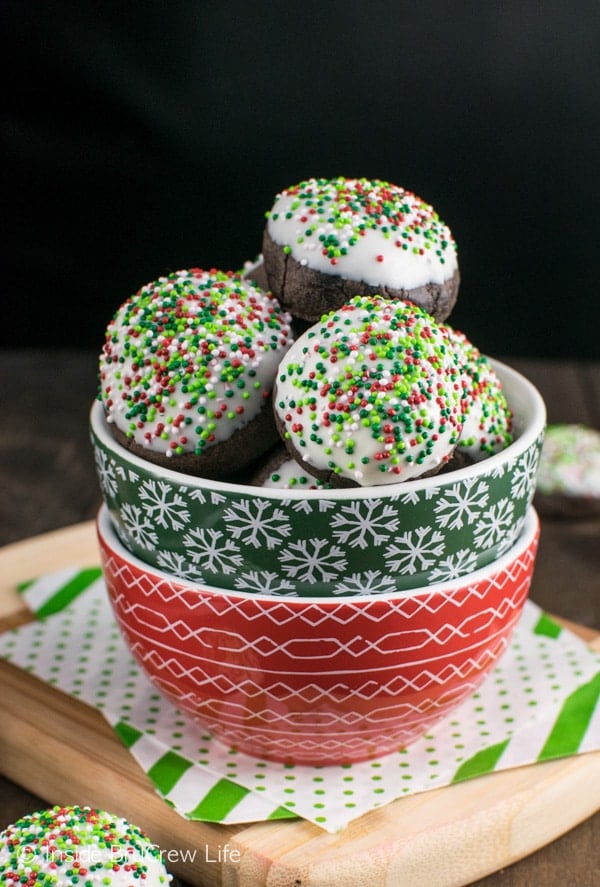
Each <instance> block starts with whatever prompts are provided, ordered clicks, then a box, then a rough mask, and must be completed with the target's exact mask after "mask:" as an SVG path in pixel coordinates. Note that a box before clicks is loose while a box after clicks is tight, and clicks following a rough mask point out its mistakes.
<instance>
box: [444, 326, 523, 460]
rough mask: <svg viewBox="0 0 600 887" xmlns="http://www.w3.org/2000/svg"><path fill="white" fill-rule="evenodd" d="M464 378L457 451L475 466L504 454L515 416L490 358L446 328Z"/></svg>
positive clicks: (509, 441) (461, 334) (465, 338)
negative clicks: (461, 424) (457, 352)
mask: <svg viewBox="0 0 600 887" xmlns="http://www.w3.org/2000/svg"><path fill="white" fill-rule="evenodd" d="M446 330H447V332H448V336H449V338H450V340H451V342H452V344H453V346H454V347H455V348H457V349H458V351H459V354H460V361H461V364H462V368H463V371H464V374H465V380H466V385H465V397H464V399H463V411H464V422H463V430H462V433H461V436H460V440H459V442H458V451H459V452H464V453H466V454H467V455H468V456H469V457H470V458H471V459H473V460H474V461H475V462H479V461H480V460H481V459H485V458H487V457H488V456H493V455H494V454H495V453H499V452H501V450H503V449H505V447H507V446H508V445H509V444H510V443H511V442H512V440H513V434H512V412H511V410H510V407H509V406H508V403H507V401H506V396H505V394H504V391H503V389H502V383H501V382H500V380H499V379H498V377H497V375H496V373H495V372H494V368H493V367H492V365H491V363H490V362H489V360H488V358H487V357H486V356H485V355H483V354H481V352H480V351H479V349H478V348H477V347H476V346H475V345H473V343H472V342H470V341H469V339H468V338H467V337H466V336H465V334H464V333H462V332H460V331H459V330H455V329H453V328H452V327H450V326H446Z"/></svg>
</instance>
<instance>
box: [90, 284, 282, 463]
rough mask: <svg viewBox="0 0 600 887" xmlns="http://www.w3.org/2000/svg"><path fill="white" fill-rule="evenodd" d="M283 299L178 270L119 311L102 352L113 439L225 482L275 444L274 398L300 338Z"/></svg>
mask: <svg viewBox="0 0 600 887" xmlns="http://www.w3.org/2000/svg"><path fill="white" fill-rule="evenodd" d="M290 323H291V317H290V316H289V315H288V314H286V313H285V312H284V311H283V310H282V309H281V306H280V305H279V303H278V302H277V300H276V299H275V298H274V297H273V296H271V295H270V294H268V293H265V292H264V291H263V290H261V289H260V288H259V287H258V286H257V285H256V284H255V283H251V282H249V281H246V280H243V278H242V277H241V276H240V275H239V274H234V273H233V272H223V271H216V270H214V269H213V270H210V271H202V270H201V269H197V268H193V269H190V270H185V271H177V272H175V273H174V274H170V275H169V276H167V277H161V278H159V280H157V281H154V282H153V283H150V284H147V285H146V286H144V287H142V288H141V289H140V290H139V292H138V293H136V294H135V295H133V296H131V298H129V299H128V300H127V301H126V302H125V303H124V304H123V305H122V306H121V307H120V309H119V310H118V311H117V313H116V315H115V317H114V318H113V320H112V321H111V322H110V324H109V326H108V329H107V331H106V338H105V344H104V347H103V349H102V353H101V355H100V361H99V364H100V392H99V396H100V399H101V401H102V403H103V406H104V411H105V415H106V419H107V421H108V423H109V426H110V428H111V430H112V432H113V434H114V436H115V437H116V439H117V440H118V441H119V442H120V443H121V444H123V446H126V447H128V448H129V449H131V450H132V452H134V453H136V455H138V456H140V457H141V458H143V459H146V460H148V461H150V462H154V463H156V464H159V465H162V466H165V467H168V468H171V469H173V470H175V471H181V472H185V473H188V474H195V475H201V476H204V477H212V478H222V477H227V476H229V475H231V474H233V473H235V472H236V471H239V470H240V469H242V468H244V467H245V466H247V465H250V464H251V463H252V462H253V461H254V460H255V459H256V458H258V457H259V456H260V455H262V454H263V453H264V452H266V451H267V450H268V449H269V448H270V447H271V446H273V444H274V443H275V442H276V441H277V439H278V438H277V431H276V428H275V423H274V421H273V413H272V407H271V394H272V388H273V382H274V379H275V374H276V372H277V367H278V365H279V362H280V360H281V358H282V357H283V355H284V354H285V352H286V351H287V349H288V348H289V346H290V344H291V342H292V339H293V334H292V332H291V327H290Z"/></svg>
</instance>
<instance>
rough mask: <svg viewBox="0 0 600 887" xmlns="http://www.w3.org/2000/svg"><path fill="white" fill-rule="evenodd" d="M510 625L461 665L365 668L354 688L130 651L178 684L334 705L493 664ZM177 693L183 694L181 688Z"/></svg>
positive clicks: (420, 686) (416, 687)
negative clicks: (238, 672)
mask: <svg viewBox="0 0 600 887" xmlns="http://www.w3.org/2000/svg"><path fill="white" fill-rule="evenodd" d="M515 621H516V620H515ZM511 627H512V623H511V625H509V626H507V627H506V628H505V629H504V630H503V633H502V635H501V637H500V638H499V641H498V643H497V645H496V646H495V648H494V649H490V648H486V649H484V650H482V651H481V652H480V654H479V655H478V656H469V657H468V658H467V659H466V660H464V661H463V662H462V663H461V665H460V666H457V665H453V664H451V663H448V664H447V665H445V666H444V667H443V668H442V669H440V670H439V671H435V672H434V671H432V670H430V669H428V668H423V669H422V671H421V672H420V673H419V674H418V675H416V676H415V677H414V678H413V679H409V678H407V677H403V676H402V675H398V674H393V675H392V677H391V678H390V679H389V680H388V681H385V682H383V681H382V680H378V681H374V680H373V679H369V670H368V668H365V670H364V673H365V681H364V683H363V684H361V685H360V686H357V687H356V688H353V689H349V688H348V685H347V684H346V683H345V682H344V681H343V680H339V681H338V682H337V683H336V684H334V685H333V686H331V687H329V688H326V689H325V688H322V687H319V686H318V685H316V684H314V683H312V682H309V683H307V684H305V685H304V686H303V687H301V688H299V689H295V688H293V687H290V686H289V685H288V684H286V683H285V681H284V680H283V678H284V675H283V674H282V673H281V672H275V673H274V674H275V680H274V681H273V682H272V683H271V684H265V683H264V677H265V675H266V674H269V672H265V670H263V669H260V673H261V675H262V677H263V682H262V683H261V682H255V681H254V680H252V678H250V677H247V678H246V679H245V680H242V681H239V680H233V679H230V678H228V677H227V676H225V675H211V674H207V673H206V672H205V671H204V670H203V669H202V668H201V667H200V666H194V668H192V669H185V668H183V667H182V666H181V665H180V664H179V663H178V662H177V661H176V660H175V659H174V658H173V657H169V658H168V659H164V658H163V657H162V656H161V655H160V653H159V652H158V651H157V650H156V649H152V650H148V649H147V646H146V645H145V644H144V643H143V642H133V643H132V644H131V650H132V652H133V654H134V655H135V656H136V658H137V659H138V661H140V662H142V663H143V664H144V665H146V664H147V663H151V664H152V666H153V667H154V669H156V671H161V672H163V673H166V674H169V675H170V676H171V678H172V679H173V680H174V682H175V685H177V686H180V685H179V681H180V679H181V678H182V677H185V678H186V679H189V680H190V682H191V683H193V684H195V685H196V687H198V690H200V689H203V688H206V687H211V686H213V687H215V689H217V690H218V692H219V693H220V694H223V695H227V694H232V695H239V694H240V693H242V695H243V696H245V697H246V698H248V699H253V698H265V699H272V700H273V703H274V704H277V703H280V702H289V701H290V700H292V699H298V700H301V701H302V702H308V703H311V704H313V703H315V702H317V701H320V700H324V699H329V698H331V699H333V701H334V704H335V701H336V700H338V701H339V699H340V698H345V699H350V698H354V697H356V698H357V699H363V700H370V699H374V698H376V697H377V696H378V695H381V694H382V693H389V694H392V695H396V694H398V693H402V692H406V691H407V690H409V691H414V692H422V691H423V690H425V689H427V687H433V686H435V687H438V686H444V685H445V684H447V683H449V682H450V681H453V680H455V679H456V678H464V677H468V676H469V675H470V674H473V673H474V672H475V673H477V672H480V671H481V670H482V669H484V668H486V667H487V666H488V665H489V664H490V663H492V662H494V661H495V660H496V659H497V658H498V656H499V655H500V653H501V652H503V651H504V649H505V648H506V646H507V643H508V642H507V639H506V637H505V634H506V633H507V632H508V631H509V630H510V628H511ZM427 661H431V660H425V662H424V663H423V665H425V664H426V662H427ZM373 671H374V673H376V672H377V671H378V670H377V669H374V670H373ZM154 680H155V681H157V683H158V680H157V679H156V678H154ZM162 680H163V683H164V684H165V685H166V684H167V683H170V681H169V679H168V678H166V677H165V678H163V679H162ZM178 692H179V693H181V691H180V689H179V691H178ZM188 695H189V694H188ZM180 698H181V699H185V698H186V697H185V696H180ZM203 698H204V697H203ZM417 710H418V709H417Z"/></svg>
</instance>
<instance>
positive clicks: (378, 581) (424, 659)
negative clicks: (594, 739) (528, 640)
mask: <svg viewBox="0 0 600 887" xmlns="http://www.w3.org/2000/svg"><path fill="white" fill-rule="evenodd" d="M492 364H493V366H494V368H495V370H496V373H497V374H498V376H499V378H500V380H501V382H502V384H503V387H504V391H505V394H506V398H507V401H508V403H509V406H510V408H511V410H512V412H513V416H514V437H515V439H514V441H513V443H511V444H510V445H509V446H508V447H507V448H506V449H505V450H503V451H502V452H501V453H498V454H496V455H494V456H490V457H489V458H488V459H486V460H484V461H481V462H478V463H475V464H473V465H471V466H468V467H465V468H461V469H458V470H456V471H447V472H445V473H443V474H440V475H437V476H435V477H429V478H423V479H420V480H414V481H408V482H406V483H403V484H395V485H387V486H380V487H371V488H353V489H338V490H306V491H302V490H296V489H295V490H277V489H267V488H262V487H254V486H250V485H244V484H234V483H226V482H222V481H214V480H207V479H204V478H198V477H192V476H188V475H184V474H180V473H177V472H174V471H169V470H167V469H164V468H161V467H159V466H156V465H154V464H152V463H150V462H146V461H144V460H142V459H140V458H138V457H136V456H135V455H133V454H132V453H131V452H129V451H128V450H126V449H125V448H123V447H122V446H120V445H119V444H118V443H117V442H116V441H115V440H114V438H113V437H112V435H111V433H110V431H109V429H108V426H107V424H106V422H105V420H104V416H103V410H102V406H101V404H100V403H96V404H94V406H93V408H92V412H91V433H92V442H93V446H94V450H95V456H96V465H97V469H98V477H99V481H100V486H101V489H102V494H103V498H104V505H103V507H102V509H101V511H100V514H99V517H98V536H99V541H100V549H101V555H102V564H103V569H104V574H105V578H106V583H107V587H108V591H109V594H110V598H111V602H112V605H113V608H114V612H115V615H116V618H117V620H118V623H119V625H120V627H121V630H122V632H123V634H124V637H125V639H126V641H127V643H128V645H129V647H130V649H131V652H132V654H133V655H134V657H135V658H136V659H137V661H138V662H139V664H140V665H141V667H142V668H143V669H144V671H145V672H146V673H147V674H148V676H149V677H150V679H151V680H152V681H153V682H154V684H155V685H156V687H157V688H158V689H159V690H160V691H161V692H162V693H163V694H165V695H166V696H167V697H169V698H170V699H171V700H172V701H173V702H174V703H175V704H176V705H177V706H178V707H179V708H180V709H181V710H183V711H185V712H187V713H188V714H189V715H191V716H192V718H194V719H196V720H197V721H198V722H199V723H200V724H202V726H203V727H206V728H208V729H209V730H210V731H211V732H212V733H213V734H214V735H215V736H216V737H217V738H219V739H221V740H222V741H224V742H226V743H228V744H230V745H234V746H236V747H237V748H238V749H240V750H241V751H244V752H247V753H249V754H252V755H256V756H259V757H264V758H269V759H273V760H278V761H285V762H292V763H298V764H340V763H349V762H354V761H360V760H366V759H369V758H372V757H375V756H379V755H382V754H385V753H388V752H391V751H393V750H395V749H397V748H398V747H401V746H404V745H406V744H408V743H410V742H412V741H414V740H415V739H417V738H418V737H419V736H421V735H423V733H425V732H427V731H428V730H429V729H430V728H431V726H432V725H433V724H434V723H435V722H436V721H438V720H439V719H440V718H442V717H444V716H445V715H447V714H448V713H449V712H450V711H451V710H452V709H453V708H455V707H456V706H457V705H458V704H459V703H460V702H461V701H463V700H464V699H465V698H466V697H467V696H469V695H470V694H471V693H472V692H473V691H474V690H475V689H476V688H477V686H478V685H479V684H480V683H481V681H482V680H483V678H484V677H485V675H486V674H487V673H488V672H489V671H490V669H491V668H492V667H493V665H494V664H495V662H496V661H497V659H498V658H499V656H501V654H502V653H503V651H504V650H505V649H506V647H507V645H508V643H509V640H510V636H511V633H512V631H513V628H514V626H515V625H516V623H517V621H518V619H519V616H520V613H521V610H522V607H523V604H524V602H525V600H526V597H527V594H528V591H529V586H530V582H531V577H532V573H533V567H534V562H535V555H536V550H537V540H538V534H539V525H538V520H537V516H536V514H535V512H534V510H533V508H532V506H531V502H532V499H533V495H534V491H535V478H536V472H537V465H538V461H539V455H540V450H541V445H542V439H543V431H544V426H545V409H544V404H543V401H542V399H541V397H540V395H539V393H538V392H537V391H536V389H535V388H534V387H533V386H532V385H531V383H530V382H528V381H527V380H526V379H525V378H524V377H523V376H521V375H520V374H518V373H516V372H515V371H514V370H513V369H511V368H510V367H508V366H506V365H503V364H501V363H499V362H497V361H492Z"/></svg>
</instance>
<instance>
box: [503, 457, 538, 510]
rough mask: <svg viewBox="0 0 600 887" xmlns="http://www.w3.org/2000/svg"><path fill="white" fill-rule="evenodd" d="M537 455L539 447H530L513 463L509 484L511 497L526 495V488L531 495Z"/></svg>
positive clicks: (516, 497)
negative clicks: (513, 467) (513, 468)
mask: <svg viewBox="0 0 600 887" xmlns="http://www.w3.org/2000/svg"><path fill="white" fill-rule="evenodd" d="M539 455H540V451H539V448H538V447H531V448H530V449H529V450H527V452H525V453H523V455H522V457H521V458H520V459H519V461H518V462H517V464H516V465H515V470H514V472H513V476H512V480H511V486H510V494H511V496H512V497H513V499H522V498H523V497H524V496H526V495H527V491H528V490H529V491H530V495H531V496H533V491H534V484H535V478H536V475H537V470H538V461H539Z"/></svg>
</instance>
